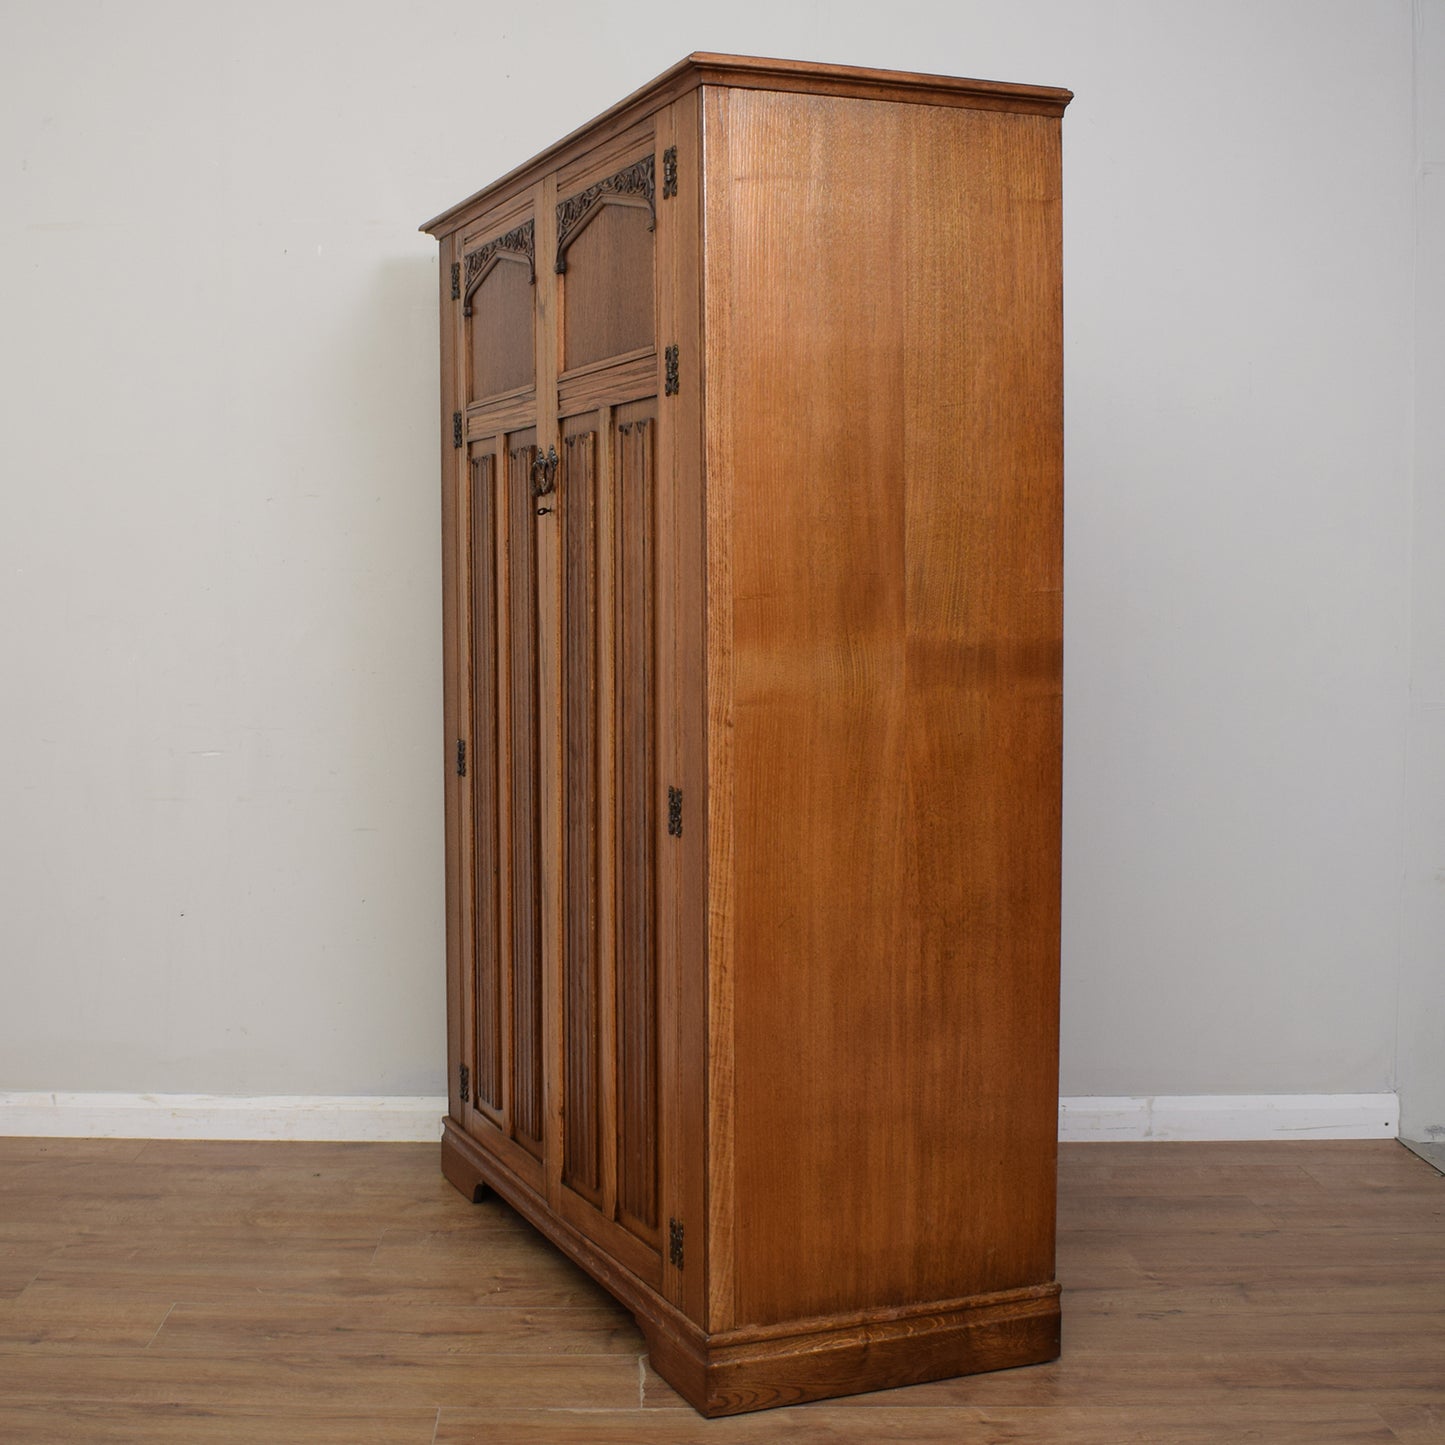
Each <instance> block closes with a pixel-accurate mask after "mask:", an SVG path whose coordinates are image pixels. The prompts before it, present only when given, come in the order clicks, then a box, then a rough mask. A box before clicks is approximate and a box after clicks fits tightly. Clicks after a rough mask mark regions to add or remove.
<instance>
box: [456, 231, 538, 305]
mask: <svg viewBox="0 0 1445 1445" xmlns="http://www.w3.org/2000/svg"><path fill="white" fill-rule="evenodd" d="M534 240H535V231H534V229H533V226H532V222H531V221H523V222H522V224H521V225H520V226H516V227H514V228H513V229H512V230H510V231H508V232H507V234H506V235H505V236H498V237H497V238H496V239H495V240H494V241H488V242H487V243H486V245H485V246H478V247H477V249H476V250H475V251H469V252H468V253H467V257H466V264H467V276H466V287H465V289H464V291H463V292H462V297H463V302H462V314H463V315H464V316H470V315H471V314H472V293H473V292H474V291H475V290H476V289H477V287H478V286H480V285H481V284H482V278H483V277H484V276H486V274H487V272H488V271H490V270H491V269H492V262H493V260H494V259H495V258H496V257H497V255H498V253H500V252H507V253H509V254H511V255H514V256H522V257H525V258H526V261H527V273H528V277H529V279H530V280H531V282H532V284H533V285H534V286H535V285H536V283H537V256H536V247H535V244H534Z"/></svg>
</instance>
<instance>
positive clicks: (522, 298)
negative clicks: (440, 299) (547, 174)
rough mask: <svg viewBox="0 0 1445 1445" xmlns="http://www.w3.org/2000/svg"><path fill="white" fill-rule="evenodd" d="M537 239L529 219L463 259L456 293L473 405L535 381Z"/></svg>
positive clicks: (469, 390) (469, 391)
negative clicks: (461, 275)
mask: <svg viewBox="0 0 1445 1445" xmlns="http://www.w3.org/2000/svg"><path fill="white" fill-rule="evenodd" d="M533 235H534V232H533V226H532V222H531V221H528V222H526V223H525V224H524V225H521V226H517V227H516V228H515V229H513V230H511V231H508V232H507V234H506V235H504V236H498V237H496V238H495V239H493V240H491V241H488V242H487V243H486V244H485V245H484V246H479V247H478V248H477V249H476V250H475V251H471V252H468V254H467V255H466V256H465V257H464V259H463V263H462V267H463V277H462V278H460V284H459V286H458V291H459V292H460V298H459V299H460V300H461V302H462V315H463V317H464V318H465V320H464V323H463V324H464V325H465V327H466V344H467V373H468V378H469V379H468V394H469V395H468V399H469V400H471V401H480V400H481V399H482V398H483V397H487V396H496V395H497V394H498V393H499V392H505V391H513V390H515V389H516V388H518V387H523V386H531V385H532V384H533V382H534V381H535V379H536V356H535V332H534V324H533V317H534V315H535V312H536V294H535V290H534V287H535V283H536V279H537V272H536V265H535V255H534V250H533Z"/></svg>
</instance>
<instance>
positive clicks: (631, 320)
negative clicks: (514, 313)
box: [557, 155, 656, 371]
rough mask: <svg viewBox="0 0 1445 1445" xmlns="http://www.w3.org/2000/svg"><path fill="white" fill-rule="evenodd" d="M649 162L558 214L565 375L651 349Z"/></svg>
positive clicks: (581, 195) (578, 197)
mask: <svg viewBox="0 0 1445 1445" xmlns="http://www.w3.org/2000/svg"><path fill="white" fill-rule="evenodd" d="M655 224H656V222H655V216H654V210H653V162H652V157H651V156H650V155H648V156H644V157H643V158H642V159H641V160H639V161H637V162H635V163H634V164H633V165H630V166H626V167H624V168H623V169H622V170H620V171H618V172H617V174H616V175H613V176H609V177H608V178H607V179H606V180H603V181H599V182H597V183H596V184H595V185H592V186H589V187H588V188H587V189H586V190H585V191H582V192H580V193H579V194H577V195H575V196H570V197H568V198H567V199H566V200H564V201H563V202H562V203H561V204H560V205H559V206H558V207H557V238H558V239H557V271H558V273H559V274H560V275H562V276H563V280H562V283H561V285H562V312H563V345H562V350H563V357H562V364H563V369H564V370H565V371H570V370H575V369H576V368H577V367H579V366H586V365H590V364H591V363H593V362H596V361H601V360H603V359H605V358H607V357H611V356H624V355H627V354H628V353H631V352H635V351H639V350H642V349H644V348H647V347H651V346H652V345H653V344H654V334H653V333H654V316H655V300H654V294H653V292H654V285H655V282H654V252H655V237H654V234H653V232H654V227H655Z"/></svg>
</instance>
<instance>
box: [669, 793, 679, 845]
mask: <svg viewBox="0 0 1445 1445" xmlns="http://www.w3.org/2000/svg"><path fill="white" fill-rule="evenodd" d="M667 835H668V837H669V838H681V837H682V789H681V788H669V789H668V790H667Z"/></svg>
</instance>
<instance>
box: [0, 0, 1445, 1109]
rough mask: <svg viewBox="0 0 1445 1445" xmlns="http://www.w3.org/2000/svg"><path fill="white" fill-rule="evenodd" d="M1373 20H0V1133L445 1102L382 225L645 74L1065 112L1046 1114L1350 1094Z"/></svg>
mask: <svg viewBox="0 0 1445 1445" xmlns="http://www.w3.org/2000/svg"><path fill="white" fill-rule="evenodd" d="M1426 9H1428V11H1429V13H1430V15H1431V16H1432V17H1436V18H1438V4H1436V0H1428V4H1427V6H1426ZM1422 13H1423V12H1422ZM704 16H705V18H704ZM1415 18H1416V13H1415V10H1414V9H1413V8H1412V6H1411V5H1410V4H1409V3H1407V0H1379V3H1372V4H1370V5H1360V4H1358V3H1354V0H1332V3H1329V0H1327V3H1321V0H1269V3H1259V0H1227V3H1220V0H1209V3H1204V0H1198V3H1178V4H1169V5H1160V4H1157V3H1154V0H1099V3H1064V0H1057V3H1042V0H1039V3H1031V0H1016V3H1010V4H1008V5H1003V4H998V3H980V0H964V3H954V4H950V5H939V4H921V3H916V0H897V3H895V4H893V5H891V6H889V7H888V10H887V16H886V23H880V17H879V12H878V10H877V8H876V7H875V6H872V5H865V4H862V3H857V0H839V3H831V4H826V5H825V4H822V3H809V4H797V5H788V4H785V3H784V4H780V3H778V0H767V3H764V0H735V3H733V4H731V5H729V6H726V7H718V8H716V9H712V8H711V7H710V8H709V10H708V11H707V12H703V11H701V10H695V9H693V8H692V7H687V6H678V5H676V4H672V3H668V4H663V3H661V0H632V3H628V4H625V5H615V6H599V5H597V4H595V3H593V4H585V5H584V4H566V3H562V4H558V5H554V6H551V7H547V9H546V10H543V9H542V8H541V7H536V8H533V9H528V8H526V7H516V6H510V5H508V6H501V5H488V4H473V5H469V6H461V7H459V6H457V5H454V4H445V5H444V4H440V3H435V0H419V3H413V4H409V5H406V6H400V5H395V4H390V3H380V0H370V3H359V4H340V3H309V4H308V3H285V4H279V3H260V4H251V5H247V6H220V5H215V4H200V5H197V4H191V3H180V0H176V3H158V0H136V3H132V4H128V5H126V6H124V7H120V6H109V5H100V4H91V3H87V4H80V3H74V0H12V3H10V4H8V5H6V6H5V7H4V9H3V11H0V167H3V173H4V177H5V184H4V186H3V188H0V277H3V278H4V285H5V288H6V304H5V326H4V328H3V332H0V368H3V373H0V409H3V410H0V439H3V440H0V447H3V452H0V455H3V457H4V484H3V487H0V609H3V615H4V617H5V618H6V625H5V627H4V628H3V629H0V678H3V679H4V683H5V699H6V701H5V706H4V708H3V709H0V750H3V755H4V757H5V758H6V760H7V767H6V769H5V772H4V781H3V785H0V787H3V792H0V817H3V825H0V997H3V999H4V1006H3V1008H0V1089H73V1090H106V1089H110V1090H123V1091H176V1092H192V1091H213V1092H235V1093H311V1092H318V1093H351V1092H354V1093H388V1094H403V1093H412V1092H416V1093H440V1092H441V1091H442V1088H443V1069H442V1053H443V1032H442V993H443V990H442V975H441V970H442V952H443V921H442V884H441V876H442V875H441V829H442V825H441V807H442V779H443V772H442V767H443V760H442V753H441V733H440V646H439V637H438V633H439V547H438V542H437V530H438V512H437V500H436V481H435V463H436V456H437V438H436V434H435V430H436V400H435V398H436V360H435V320H434V315H433V311H434V297H435V289H436V286H435V283H436V273H435V255H434V250H433V246H432V243H431V242H430V241H429V240H428V239H427V238H425V237H421V236H418V235H417V234H416V233H415V231H414V227H415V225H416V224H417V223H418V222H419V221H420V220H422V219H423V218H425V217H426V216H428V215H431V214H433V213H434V212H436V211H437V210H439V209H441V208H442V207H443V206H445V205H447V204H449V203H451V202H452V201H454V200H456V199H458V198H460V197H461V196H462V195H464V194H466V193H468V192H470V191H471V190H473V189H475V188H476V187H477V186H479V185H480V184H482V183H484V182H485V181H487V180H489V179H491V178H492V177H494V176H495V175H497V174H499V173H501V172H502V171H504V170H506V169H507V168H509V167H510V166H512V165H513V164H515V163H517V162H519V161H520V160H522V159H524V158H525V157H526V156H527V155H529V154H530V153H531V152H533V151H534V150H536V149H538V148H540V147H541V146H543V145H545V144H546V143H548V142H550V141H551V140H553V139H555V138H556V137H557V136H558V135H560V134H562V133H564V132H565V131H567V130H570V129H571V128H573V127H574V126H575V125H577V124H579V123H581V122H582V121H584V120H586V119H587V118H588V117H589V116H591V115H593V114H595V113H596V112H597V111H599V110H601V109H603V108H604V107H606V106H607V105H608V104H610V103H611V102H612V101H613V100H615V99H616V98H617V97H618V96H619V95H621V94H622V93H624V92H625V91H627V90H630V89H632V88H633V87H634V86H636V85H638V84H641V83H643V82H644V81H646V80H647V79H649V78H650V77H651V76H652V75H654V74H656V73H657V72H658V71H660V70H662V69H664V68H665V67H666V66H668V65H669V64H671V63H672V62H673V61H674V60H676V59H678V58H679V57H680V56H682V55H683V54H685V53H687V52H688V51H690V50H694V49H719V50H736V51H742V52H752V53H761V54H777V55H785V56H796V57H804V58H812V59H820V60H832V61H840V62H850V63H863V64H878V65H884V66H895V67H899V68H905V69H923V70H934V71H942V72H949V73H955V74H964V75H976V76H983V77H987V78H992V79H1003V80H1018V81H1029V82H1039V83H1045V84H1060V85H1068V86H1070V87H1072V88H1073V89H1074V90H1075V91H1076V92H1077V94H1078V99H1077V100H1076V102H1075V104H1074V105H1073V107H1072V108H1071V109H1070V111H1069V113H1068V115H1067V116H1066V119H1065V123H1064V132H1065V166H1066V175H1067V192H1066V198H1065V200H1066V212H1065V215H1066V237H1067V239H1066V281H1067V296H1068V300H1067V358H1066V361H1067V388H1068V390H1067V406H1068V487H1069V503H1068V539H1067V587H1068V594H1067V596H1068V600H1067V628H1068V640H1067V704H1066V705H1067V757H1066V780H1067V781H1066V799H1065V810H1066V820H1065V849H1066V854H1065V938H1064V967H1065V988H1064V1050H1063V1079H1062V1088H1063V1091H1064V1092H1065V1093H1069V1094H1084V1093H1108V1094H1129V1093H1191V1092H1208V1093H1232V1092H1274V1091H1280V1092H1298V1093H1306V1092H1315V1091H1375V1090H1381V1089H1387V1088H1389V1087H1391V1086H1392V1084H1393V1083H1394V1080H1395V1075H1396V1068H1397V1051H1396V1030H1397V993H1398V992H1400V986H1401V983H1402V981H1403V980H1404V979H1405V978H1406V976H1407V975H1408V976H1409V977H1411V978H1418V979H1420V980H1423V979H1424V977H1425V974H1426V972H1428V970H1426V969H1423V968H1422V967H1420V966H1419V965H1421V964H1422V963H1423V962H1424V961H1426V960H1427V959H1428V958H1429V955H1430V953H1431V949H1432V938H1438V937H1439V936H1440V928H1439V923H1440V921H1441V920H1440V917H1439V908H1440V904H1439V886H1438V879H1436V878H1435V877H1434V872H1435V871H1437V870H1438V869H1439V867H1440V861H1439V850H1438V849H1434V850H1433V851H1432V848H1433V840H1435V839H1438V838H1439V837H1440V836H1441V832H1440V828H1439V827H1438V826H1436V825H1438V824H1439V821H1440V816H1441V815H1440V798H1441V787H1440V782H1441V779H1442V774H1445V760H1442V759H1439V758H1436V757H1435V756H1434V754H1433V752H1432V745H1431V744H1430V741H1429V739H1430V736H1431V734H1430V729H1431V727H1432V726H1435V725H1436V724H1437V723H1438V713H1435V714H1432V713H1431V712H1430V710H1429V709H1430V708H1431V707H1434V708H1438V706H1439V705H1440V703H1441V701H1442V696H1441V694H1440V689H1439V687H1438V686H1436V682H1434V681H1431V679H1432V678H1436V679H1437V680H1438V678H1437V673H1438V665H1439V661H1440V650H1439V648H1438V646H1436V645H1435V643H1434V641H1433V639H1432V638H1431V637H1430V635H1429V633H1428V628H1427V627H1426V626H1425V621H1427V620H1428V618H1429V617H1435V618H1438V611H1439V609H1438V606H1436V604H1437V603H1438V601H1439V597H1440V594H1439V584H1438V581H1435V580H1434V579H1433V578H1430V577H1428V576H1427V574H1429V573H1430V571H1431V569H1432V568H1433V570H1434V572H1436V573H1438V572H1439V570H1440V569H1439V562H1440V560H1441V558H1442V555H1445V534H1442V531H1441V524H1440V518H1439V517H1436V516H1434V514H1433V513H1431V512H1430V492H1429V489H1428V488H1426V487H1423V486H1420V485H1419V481H1420V478H1421V476H1422V475H1423V471H1422V469H1421V468H1420V467H1418V466H1416V449H1417V448H1418V449H1419V451H1420V454H1422V455H1423V453H1424V451H1425V450H1426V449H1433V450H1432V451H1431V455H1432V456H1434V457H1436V458H1438V457H1439V455H1440V433H1439V429H1438V428H1439V419H1438V417H1437V418H1436V419H1435V420H1434V421H1433V422H1429V421H1426V420H1423V419H1422V418H1423V416H1424V413H1425V411H1426V410H1427V409H1428V408H1426V407H1425V406H1424V405H1422V404H1419V398H1420V397H1423V396H1424V395H1425V393H1424V392H1423V391H1420V392H1417V391H1416V384H1417V381H1418V384H1419V385H1420V386H1422V387H1423V385H1424V378H1425V377H1426V375H1427V371H1428V367H1429V366H1431V365H1434V366H1436V367H1437V369H1438V364H1439V351H1438V343H1432V341H1431V339H1430V338H1429V337H1428V336H1427V335H1425V333H1424V332H1417V331H1416V329H1415V328H1414V325H1413V319H1412V305H1413V302H1414V268H1415V263H1416V256H1417V249H1416V247H1417V238H1416V231H1415V222H1414V205H1415V188H1416V167H1415V163H1414V140H1413V125H1414V119H1413V111H1412V75H1413V71H1412V65H1413V33H1414V23H1415ZM1432 53H1434V54H1438V51H1435V52H1432ZM1437 75H1438V71H1437ZM1431 114H1434V115H1438V111H1435V112H1431ZM1436 159H1437V160H1438V159H1439V156H1438V149H1437V153H1436ZM1438 180H1439V176H1438V174H1437V173H1436V172H1432V171H1428V168H1427V175H1426V180H1425V182H1424V183H1423V193H1424V195H1425V199H1426V203H1427V204H1426V214H1427V220H1426V222H1425V224H1428V225H1433V226H1435V227H1436V228H1437V229H1436V230H1435V231H1434V232H1433V233H1432V234H1433V235H1436V236H1438V235H1439V230H1438V226H1439V214H1440V208H1439V205H1438V195H1437V194H1436V193H1437V192H1438V189H1439V188H1438V184H1437V182H1438ZM1432 197H1433V198H1434V199H1431V198H1432ZM1431 206H1434V209H1433V210H1431V209H1430V207H1431ZM1429 217H1434V218H1435V219H1434V220H1429V219H1428V218H1429ZM1437 302H1438V297H1437ZM1434 334H1435V335H1436V336H1438V335H1439V328H1438V325H1437V327H1436V330H1435V333H1434ZM1417 344H1418V347H1419V350H1418V353H1417V350H1416V348H1417ZM1417 367H1418V372H1417ZM1431 374H1434V373H1431ZM1432 395H1435V396H1438V395H1439V388H1438V383H1436V384H1435V391H1434V392H1433V393H1432ZM1412 398H1413V399H1415V402H1416V404H1414V405H1413V406H1412ZM1432 426H1433V428H1434V430H1432V429H1431V428H1432ZM1412 428H1413V430H1412ZM1412 475H1413V477H1414V478H1415V481H1416V484H1417V485H1416V490H1415V493H1414V502H1413V505H1414V516H1415V518H1416V524H1415V530H1414V533H1413V536H1412V530H1411V527H1412V521H1411V519H1412ZM1434 475H1435V477H1436V480H1437V481H1438V471H1437V472H1436V473H1435V474H1434ZM1435 500H1436V502H1437V503H1438V502H1439V498H1436V499H1435ZM1412 549H1413V555H1414V577H1415V582H1414V584H1413V590H1412V581H1411V577H1412V572H1411V559H1412ZM1412 606H1413V610H1414V616H1415V621H1416V626H1415V631H1414V634H1413V636H1414V642H1413V645H1412V642H1411V637H1412V633H1411V628H1410V619H1411V614H1412ZM1427 615H1428V616H1427ZM1412 670H1413V676H1414V679H1415V684H1416V687H1415V692H1414V694H1413V695H1412V693H1411V690H1410V682H1411V676H1412ZM1412 697H1413V701H1412ZM1432 699H1433V701H1432ZM1432 719H1433V720H1432ZM1407 731H1411V736H1412V739H1413V743H1412V751H1411V753H1410V758H1411V762H1410V764H1409V774H1408V778H1409V784H1410V788H1409V796H1410V798H1411V799H1413V800H1415V801H1412V803H1411V805H1410V807H1409V808H1408V809H1407V806H1406V796H1407V792H1406V782H1407V764H1406V735H1407ZM1422 738H1423V741H1422ZM1423 798H1429V799H1432V800H1433V801H1432V802H1430V803H1429V805H1428V806H1425V805H1423V804H1422V803H1421V802H1420V801H1419V800H1421V799H1423ZM1407 815H1408V821H1409V828H1408V830H1407ZM1432 828H1433V829H1434V831H1433V832H1432ZM1407 831H1408V835H1409V839H1410V842H1409V845H1408V849H1407V843H1406V836H1407ZM1407 851H1408V855H1409V858H1410V860H1411V861H1410V865H1409V866H1410V870H1411V871H1410V883H1409V890H1408V891H1409V897H1410V899H1411V900H1413V901H1411V902H1410V903H1409V905H1408V906H1406V904H1405V902H1404V900H1403V898H1402V859H1403V858H1404V857H1405V856H1406V853H1407ZM1402 939H1404V940H1405V941H1404V942H1403V943H1402ZM1405 958H1408V959H1409V960H1410V961H1411V964H1410V968H1408V969H1404V970H1403V971H1402V959H1405ZM1412 970H1413V972H1412ZM1421 986H1422V987H1423V983H1422V985H1421ZM1403 996H1404V995H1403V993H1402V994H1401V997H1403ZM1422 997H1423V995H1422ZM1435 1006H1436V1007H1437V1008H1438V999H1437V1001H1436V1005H1435ZM1438 1016H1439V1015H1438V1013H1437V1015H1436V1017H1437V1018H1438ZM1437 1081H1438V1080H1437ZM1439 1117H1445V1115H1442V1116H1439Z"/></svg>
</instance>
